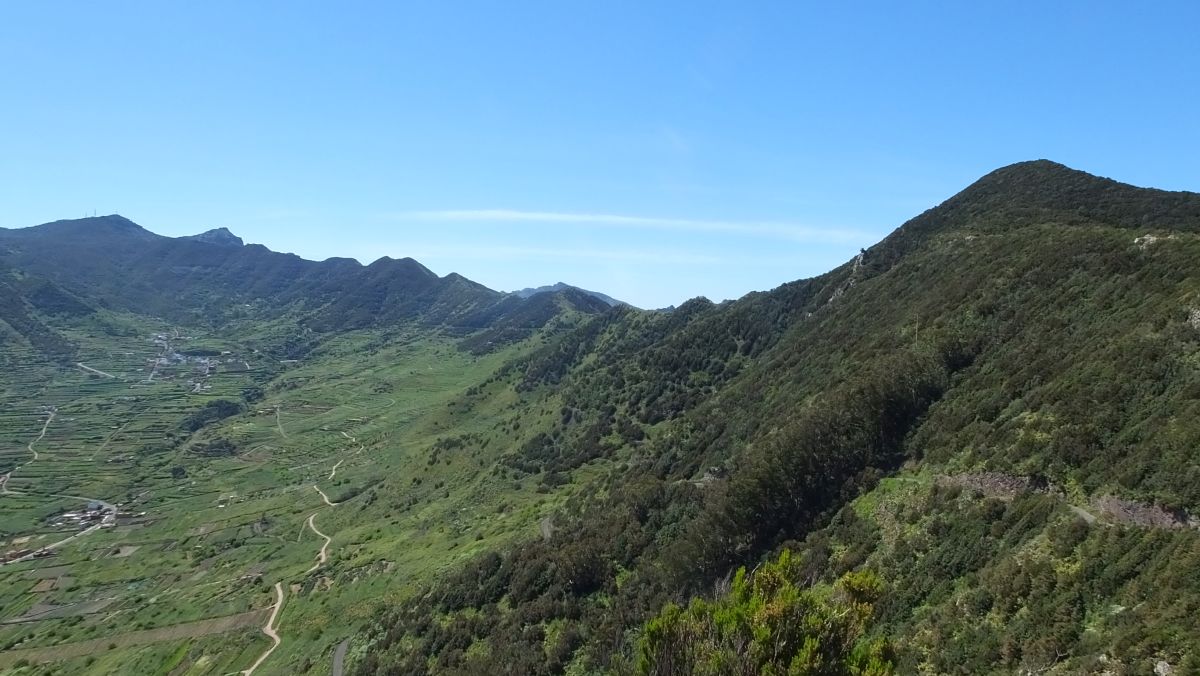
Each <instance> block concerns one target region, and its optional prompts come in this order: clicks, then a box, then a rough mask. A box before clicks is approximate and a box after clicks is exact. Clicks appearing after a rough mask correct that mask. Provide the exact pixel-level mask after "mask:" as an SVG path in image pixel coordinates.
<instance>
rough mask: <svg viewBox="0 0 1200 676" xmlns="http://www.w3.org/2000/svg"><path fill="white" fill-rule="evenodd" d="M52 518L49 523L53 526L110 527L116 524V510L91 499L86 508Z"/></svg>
mask: <svg viewBox="0 0 1200 676" xmlns="http://www.w3.org/2000/svg"><path fill="white" fill-rule="evenodd" d="M53 518H54V521H53V522H51V524H50V525H52V526H54V527H55V528H63V527H70V526H74V527H77V528H79V530H83V529H85V528H91V527H92V526H95V525H97V524H99V525H100V527H101V528H112V527H113V526H115V525H117V510H116V509H115V508H113V507H111V506H109V505H106V504H105V503H102V502H98V501H96V500H92V501H91V502H89V503H88V504H87V508H86V509H82V510H80V511H78V512H63V513H62V514H58V515H57V516H55V517H53Z"/></svg>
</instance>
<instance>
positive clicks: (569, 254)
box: [410, 246, 722, 265]
mask: <svg viewBox="0 0 1200 676" xmlns="http://www.w3.org/2000/svg"><path fill="white" fill-rule="evenodd" d="M410 254H411V255H413V256H415V257H416V258H417V259H419V260H425V259H429V260H435V259H438V260H440V259H449V260H452V261H461V260H488V261H512V260H590V261H609V262H616V263H659V264H676V265H708V264H715V263H720V262H722V261H721V259H720V258H719V257H717V256H709V255H705V254H693V253H687V252H680V251H661V250H645V251H643V250H636V249H594V248H569V247H528V246H489V247H463V246H417V247H415V248H414V249H412V250H411V251H410Z"/></svg>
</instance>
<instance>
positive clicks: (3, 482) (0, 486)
mask: <svg viewBox="0 0 1200 676" xmlns="http://www.w3.org/2000/svg"><path fill="white" fill-rule="evenodd" d="M57 414H58V411H56V410H55V409H50V416H49V417H47V418H46V424H44V425H42V432H41V434H39V435H37V438H36V439H34V440H33V441H31V442H29V445H28V446H26V447H25V448H27V449H29V452H30V453H32V454H33V457H32V458H30V460H29V462H27V463H25V464H24V465H17V466H16V467H14V468H12V469H10V470H8V473H6V474H5V475H4V476H3V477H0V494H3V493H7V492H8V480H9V479H11V478H12V475H13V473H14V472H16V471H17V470H19V469H21V468H22V467H25V466H26V465H29V464H31V463H33V462H34V461H36V460H37V459H38V458H39V457H41V456H39V455H38V452H37V449H35V448H34V447H33V445H34V444H36V443H37V442H39V441H41V440H42V439H43V438H44V437H45V436H46V430H48V429H50V421H51V420H54V416H55V415H57Z"/></svg>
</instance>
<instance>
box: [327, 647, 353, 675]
mask: <svg viewBox="0 0 1200 676" xmlns="http://www.w3.org/2000/svg"><path fill="white" fill-rule="evenodd" d="M349 647H350V639H346V640H345V641H342V642H341V643H339V644H338V647H337V650H335V651H333V671H332V672H331V675H332V676H342V670H343V669H344V668H345V665H346V649H347V648H349Z"/></svg>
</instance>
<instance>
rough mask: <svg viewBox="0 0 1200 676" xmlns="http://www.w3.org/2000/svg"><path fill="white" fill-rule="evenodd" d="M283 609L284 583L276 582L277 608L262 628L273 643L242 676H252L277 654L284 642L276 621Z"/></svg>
mask: <svg viewBox="0 0 1200 676" xmlns="http://www.w3.org/2000/svg"><path fill="white" fill-rule="evenodd" d="M281 608H283V583H282V582H276V583H275V607H274V608H272V609H271V617H269V618H267V623H266V624H264V625H263V628H262V632H263V633H264V634H266V635H267V636H269V637H270V638H271V641H273V643H272V644H271V647H270V648H267V651H266V652H265V653H263V654H262V655H259V656H258V659H257V660H255V661H254V664H251V665H250V668H249V669H246V670H245V671H243V672H242V676H250V674H253V673H254V670H255V669H257V668H258V667H259V665H261V664H262V663H263V662H265V661H266V659H267V658H268V657H270V656H271V653H273V652H275V649H276V648H278V647H279V644H280V643H282V642H283V639H281V638H279V634H278V633H277V632H276V631H275V629H276V628H275V620H276V618H278V617H279V610H280V609H281Z"/></svg>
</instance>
